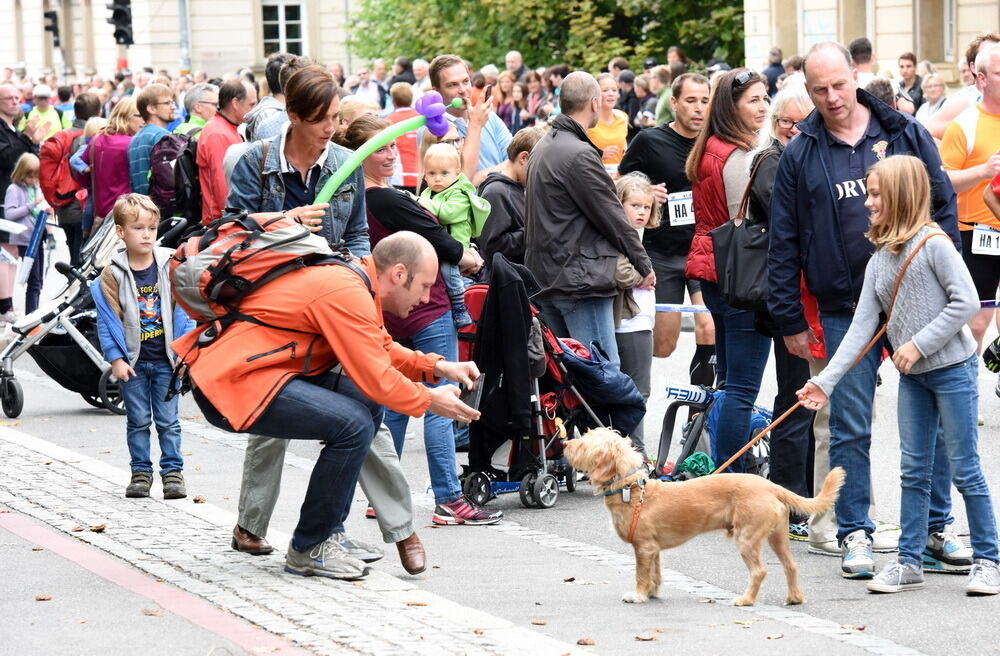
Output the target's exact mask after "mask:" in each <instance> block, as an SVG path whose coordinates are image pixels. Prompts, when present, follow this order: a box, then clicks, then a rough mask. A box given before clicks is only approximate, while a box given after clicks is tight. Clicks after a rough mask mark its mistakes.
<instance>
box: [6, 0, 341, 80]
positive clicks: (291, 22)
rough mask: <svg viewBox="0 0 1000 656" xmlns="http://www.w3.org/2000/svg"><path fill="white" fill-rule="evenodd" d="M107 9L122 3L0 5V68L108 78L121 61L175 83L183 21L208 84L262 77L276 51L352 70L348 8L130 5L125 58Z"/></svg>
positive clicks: (196, 1) (225, 0) (26, 1)
mask: <svg viewBox="0 0 1000 656" xmlns="http://www.w3.org/2000/svg"><path fill="white" fill-rule="evenodd" d="M108 2H119V3H121V2H125V0H0V15H5V16H9V17H12V19H13V20H12V22H11V28H12V29H11V30H10V32H9V33H8V34H9V35H10V36H9V38H6V39H3V40H0V62H2V64H0V65H4V66H11V67H17V68H23V69H25V70H26V71H27V74H29V75H35V74H38V73H40V72H42V71H43V70H45V69H49V70H51V71H54V72H56V73H63V72H64V71H66V72H68V73H69V75H70V78H71V79H72V78H73V77H77V76H80V77H82V76H85V75H90V74H95V73H99V74H102V75H108V74H110V73H112V72H114V71H115V70H116V69H118V68H119V67H120V62H119V59H120V58H121V57H122V55H124V56H125V58H126V59H127V62H128V66H129V67H130V68H133V69H140V68H142V67H144V66H151V67H152V68H153V69H154V70H157V71H159V70H161V69H165V70H167V71H168V72H170V73H171V74H172V75H173V74H176V73H177V72H179V71H180V70H181V69H182V56H181V53H182V29H183V24H184V22H185V21H183V20H181V17H182V16H184V17H186V18H187V21H186V24H187V42H188V54H189V57H190V67H191V70H193V71H205V72H206V73H208V74H209V76H210V77H211V76H221V75H223V74H225V73H231V72H235V71H237V70H239V69H241V68H244V67H251V68H256V69H258V70H259V69H262V68H263V65H264V62H265V61H266V59H267V56H268V55H269V54H271V53H272V52H278V51H286V52H292V53H295V54H303V55H309V56H311V57H313V58H314V59H316V60H318V61H319V62H322V63H324V64H332V63H334V62H338V63H340V64H342V65H343V66H344V67H345V69H347V70H350V69H351V68H352V66H351V63H352V62H351V55H350V52H349V50H348V47H347V40H348V31H349V27H348V26H349V22H350V16H351V11H352V1H351V0H328V1H326V2H321V1H320V0H132V1H131V3H129V4H130V5H131V14H132V33H133V40H134V44H133V45H131V46H129V47H128V48H127V50H126V49H124V47H120V46H118V45H116V43H115V38H114V29H115V28H114V27H113V26H112V25H111V24H109V23H108V18H110V17H111V14H112V12H111V10H110V9H108V8H107V3H108ZM51 11H55V12H56V24H57V25H58V28H59V40H60V47H59V48H55V47H53V35H52V33H51V32H49V31H47V30H46V29H45V24H46V23H47V22H49V21H50V19H48V18H46V16H45V12H51ZM356 65H357V63H356V62H355V66H356Z"/></svg>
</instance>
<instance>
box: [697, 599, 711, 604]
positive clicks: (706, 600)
mask: <svg viewBox="0 0 1000 656" xmlns="http://www.w3.org/2000/svg"><path fill="white" fill-rule="evenodd" d="M698 603H699V604H714V603H715V599H699V600H698Z"/></svg>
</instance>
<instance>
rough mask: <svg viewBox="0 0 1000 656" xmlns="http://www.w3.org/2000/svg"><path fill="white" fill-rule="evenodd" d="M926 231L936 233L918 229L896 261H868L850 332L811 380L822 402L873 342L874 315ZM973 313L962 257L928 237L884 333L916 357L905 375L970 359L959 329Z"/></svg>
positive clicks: (969, 342) (970, 348) (883, 255)
mask: <svg viewBox="0 0 1000 656" xmlns="http://www.w3.org/2000/svg"><path fill="white" fill-rule="evenodd" d="M932 231H933V232H940V229H938V228H932V227H930V226H927V227H924V228H923V229H921V230H920V232H918V233H917V234H916V235H915V236H914V237H913V238H912V239H910V241H909V242H907V243H906V245H905V246H904V247H903V249H902V251H901V252H900V253H899V254H898V255H894V254H893V253H890V252H888V251H886V250H884V249H879V250H877V251H876V252H875V254H874V255H872V258H871V260H869V261H868V268H867V269H865V283H864V287H863V288H862V290H861V298H860V299H859V300H858V307H857V310H856V311H855V313H854V319H853V320H852V321H851V327H850V329H848V331H847V334H846V335H845V336H844V340H843V342H841V344H840V348H838V349H837V353H836V354H835V355H834V356H833V358H831V360H830V363H829V364H828V365H827V366H826V368H825V369H824V370H823V373H821V374H820V375H819V376H816V377H815V378H812V379H811V382H812V383H813V384H815V385H816V386H817V387H819V388H820V389H822V390H823V391H824V392H825V393H826V395H827V396H829V395H830V393H831V392H833V388H834V387H835V386H836V385H837V383H838V382H839V381H840V379H841V378H842V377H843V376H844V374H846V373H847V371H848V369H849V368H850V366H851V364H853V363H854V360H855V359H856V358H857V357H858V354H860V353H861V351H862V349H864V347H865V346H866V345H867V344H868V342H869V341H870V340H871V338H872V337H874V336H875V331H876V330H878V326H879V313H881V312H886V311H888V309H889V301H890V300H891V298H892V288H893V285H894V284H895V283H896V276H897V275H899V269H900V267H902V266H903V262H905V261H906V258H907V257H908V256H909V254H910V252H912V251H913V249H914V248H915V247H916V245H917V244H918V243H920V241H921V240H922V239H923V238H924V236H925V235H927V234H929V233H931V232H932ZM942 234H943V233H942ZM978 311H979V296H978V295H977V294H976V287H975V285H974V284H973V283H972V276H971V275H969V270H968V268H966V266H965V263H964V262H963V261H962V256H961V255H960V254H959V253H958V251H957V250H955V246H954V244H953V243H952V241H951V239H950V238H947V237H932V238H931V239H929V240H928V241H927V243H926V244H924V247H923V248H922V249H921V250H920V252H919V253H917V255H916V257H914V258H913V261H912V262H910V266H909V268H908V269H907V270H906V273H904V274H903V280H902V282H901V283H900V285H899V294H898V296H897V297H896V304H895V305H894V306H893V310H892V316H891V317H890V318H889V327H888V329H887V330H886V333H887V335H888V337H889V343H890V344H892V345H893V347H894V348H899V347H900V346H902V345H904V344H906V343H907V342H908V341H910V340H913V344H914V346H916V347H917V350H919V351H920V354H921V356H922V357H921V358H920V359H919V360H917V362H916V363H915V364H914V365H913V368H912V369H910V373H911V374H920V373H926V372H928V371H933V370H935V369H941V368H942V367H947V366H949V365H953V364H958V363H959V362H962V361H964V360H966V359H967V358H968V357H969V356H970V355H972V354H973V353H975V351H976V342H975V340H973V338H972V333H971V332H970V331H969V328H968V327H967V326H966V325H965V324H966V323H967V322H968V321H969V319H971V318H972V317H973V316H974V315H975V314H976V312H978Z"/></svg>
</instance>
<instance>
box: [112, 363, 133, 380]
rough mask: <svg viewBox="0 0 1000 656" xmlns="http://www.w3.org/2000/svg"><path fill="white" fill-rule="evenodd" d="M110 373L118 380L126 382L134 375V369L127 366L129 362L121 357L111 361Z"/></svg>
mask: <svg viewBox="0 0 1000 656" xmlns="http://www.w3.org/2000/svg"><path fill="white" fill-rule="evenodd" d="M111 375H112V376H114V377H115V378H117V379H118V380H121V381H125V382H127V381H128V379H129V378H131V377H132V376H134V375H135V369H133V368H132V367H131V366H129V363H128V362H125V360H123V359H122V358H118V359H117V360H115V361H114V362H112V363H111Z"/></svg>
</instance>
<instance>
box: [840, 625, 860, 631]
mask: <svg viewBox="0 0 1000 656" xmlns="http://www.w3.org/2000/svg"><path fill="white" fill-rule="evenodd" d="M840 628H842V629H850V630H851V631H864V630H865V627H864V625H863V624H862V625H859V626H855V625H853V624H841V625H840Z"/></svg>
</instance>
